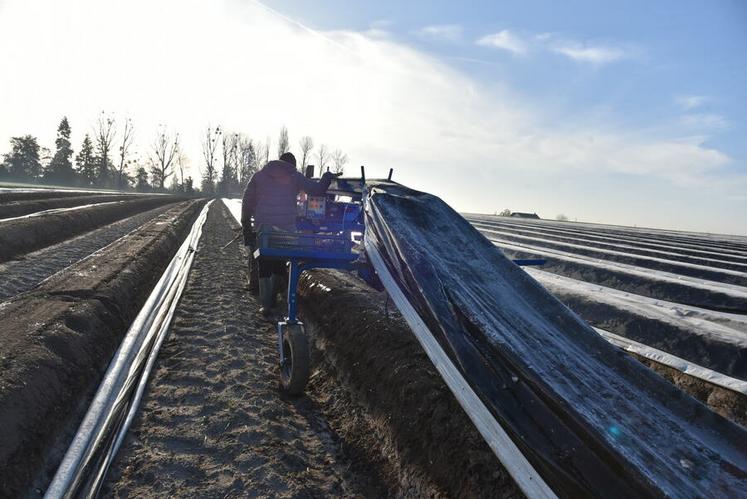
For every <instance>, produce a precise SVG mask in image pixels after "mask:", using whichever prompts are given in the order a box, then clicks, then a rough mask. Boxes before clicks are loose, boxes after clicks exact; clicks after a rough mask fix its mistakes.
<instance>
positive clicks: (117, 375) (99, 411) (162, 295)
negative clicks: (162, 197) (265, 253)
mask: <svg viewBox="0 0 747 499" xmlns="http://www.w3.org/2000/svg"><path fill="white" fill-rule="evenodd" d="M211 205H212V201H210V202H208V203H207V204H206V205H205V207H204V208H203V209H202V212H201V213H200V215H199V216H198V218H197V220H196V221H195V223H194V225H193V226H192V230H191V231H190V234H189V235H188V236H187V238H186V239H185V241H184V242H183V243H182V245H181V246H180V248H179V250H178V251H177V253H176V255H174V257H173V258H172V260H171V262H170V263H169V265H168V267H166V270H165V271H164V273H163V274H162V275H161V278H160V279H159V281H158V283H157V284H156V286H155V287H154V289H153V291H152V292H151V294H150V296H149V297H148V299H147V300H146V302H145V304H144V305H143V307H142V308H141V309H140V312H139V313H138V315H137V317H135V320H134V321H133V322H132V324H131V325H130V328H129V329H128V331H127V333H126V334H125V337H124V339H123V340H122V343H120V346H119V348H118V349H117V352H116V353H115V354H114V357H113V358H112V360H111V362H110V363H109V367H108V368H107V371H106V373H105V375H104V378H103V379H102V381H101V383H100V384H99V388H98V390H97V391H96V395H95V396H94V398H93V401H92V402H91V405H90V406H89V408H88V412H86V415H85V416H84V418H83V421H82V422H81V424H80V426H79V427H78V431H77V432H76V434H75V437H73V440H72V442H71V443H70V446H69V447H68V450H67V452H66V453H65V456H64V457H63V459H62V462H61V463H60V465H59V467H58V469H57V472H56V473H55V476H54V478H53V480H52V482H51V483H50V485H49V487H48V488H47V491H46V492H45V494H44V497H45V498H55V499H56V498H62V497H65V496H66V494H67V491H68V489H69V487H70V484H71V482H72V480H73V478H74V474H75V471H76V468H77V466H78V464H79V463H80V462H81V460H82V458H83V455H84V454H85V452H86V450H87V449H88V447H89V446H90V444H91V443H92V441H93V440H94V439H95V436H96V434H97V433H98V432H100V431H101V428H102V426H103V424H104V422H105V420H106V417H107V414H108V411H107V410H106V409H107V408H108V406H109V405H110V404H111V403H112V402H113V401H114V400H115V398H116V395H117V393H118V392H119V389H120V388H121V385H122V383H124V381H125V380H126V379H127V375H128V373H129V367H130V364H131V363H132V361H133V359H134V358H135V357H136V356H137V353H138V352H139V350H140V347H141V346H142V344H143V342H144V341H145V339H146V338H147V336H148V334H147V333H148V332H149V331H150V330H151V329H152V328H153V327H159V326H160V324H154V320H155V318H156V317H157V316H158V315H159V310H160V308H161V307H163V306H164V305H165V306H167V307H170V305H171V304H173V303H175V302H176V301H178V299H179V296H178V295H177V296H176V297H175V298H174V299H173V300H167V299H166V298H168V297H169V295H170V294H171V295H172V297H173V286H174V284H175V283H177V282H179V276H180V274H181V272H182V271H183V270H184V269H185V270H186V272H188V271H189V266H185V263H186V262H187V261H188V262H189V264H191V258H189V256H190V255H189V250H190V249H191V248H192V244H193V245H194V246H196V245H197V241H198V240H199V236H198V239H197V240H194V239H193V238H194V237H195V235H196V234H201V231H202V225H203V224H204V222H205V218H206V215H207V211H208V210H209V208H210V206H211ZM191 241H194V243H191ZM181 289H183V287H182V286H179V291H181ZM179 294H180V293H179ZM167 315H168V317H169V321H170V318H171V313H167ZM159 345H160V342H159ZM138 391H140V390H138ZM128 419H130V418H128ZM130 421H131V419H130ZM118 443H120V442H118Z"/></svg>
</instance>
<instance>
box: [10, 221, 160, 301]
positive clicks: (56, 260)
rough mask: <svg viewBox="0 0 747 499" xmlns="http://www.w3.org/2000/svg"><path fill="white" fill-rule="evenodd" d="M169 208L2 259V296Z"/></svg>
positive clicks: (25, 288)
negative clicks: (10, 258)
mask: <svg viewBox="0 0 747 499" xmlns="http://www.w3.org/2000/svg"><path fill="white" fill-rule="evenodd" d="M169 208H170V206H161V207H159V208H155V209H153V210H149V211H146V212H144V213H139V214H137V215H134V216H132V217H129V218H126V219H124V220H120V221H119V222H114V223H113V224H110V225H105V226H104V227H101V228H99V229H94V230H92V231H91V232H87V233H85V234H82V235H80V236H78V237H74V238H72V239H69V240H67V241H63V242H62V243H59V244H55V245H53V246H48V247H46V248H44V249H41V250H38V251H35V252H33V253H29V254H27V255H24V256H23V257H22V258H20V259H18V260H12V261H10V262H5V263H0V300H5V299H7V298H10V297H11V296H15V295H17V294H19V293H23V292H25V291H28V290H30V289H33V288H34V287H35V286H36V285H38V284H39V283H40V282H42V281H43V280H44V279H46V278H48V277H49V276H51V275H53V274H54V273H56V272H59V271H61V270H63V269H65V268H66V267H68V266H70V265H72V264H73V263H75V262H77V261H78V260H80V259H81V258H84V257H86V256H88V255H90V254H91V253H93V252H95V251H98V250H99V249H101V248H103V247H104V246H106V245H107V244H111V243H112V242H114V241H116V240H117V239H119V238H120V237H122V236H124V235H126V234H127V233H129V232H130V231H132V230H135V229H137V228H138V227H140V226H141V225H143V224H144V223H146V222H148V221H150V220H152V219H153V218H155V217H157V216H158V215H160V214H161V213H164V212H165V211H167V210H168V209H169Z"/></svg>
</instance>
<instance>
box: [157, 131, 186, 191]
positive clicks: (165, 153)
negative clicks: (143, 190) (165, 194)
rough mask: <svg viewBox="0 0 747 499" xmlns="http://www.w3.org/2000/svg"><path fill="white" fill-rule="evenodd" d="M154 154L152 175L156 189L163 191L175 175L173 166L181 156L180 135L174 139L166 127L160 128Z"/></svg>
mask: <svg viewBox="0 0 747 499" xmlns="http://www.w3.org/2000/svg"><path fill="white" fill-rule="evenodd" d="M153 154H154V155H155V157H152V158H151V160H150V162H151V169H150V174H151V176H152V177H153V185H154V187H156V186H157V187H158V190H160V191H163V187H164V185H165V184H166V179H167V178H169V177H170V176H171V174H172V173H173V171H172V166H173V164H174V161H175V160H176V159H177V158H178V156H179V134H178V133H177V134H176V135H174V137H173V138H172V137H171V135H170V134H169V132H168V130H167V129H166V126H165V125H161V126H159V127H158V131H157V132H156V139H155V141H154V142H153Z"/></svg>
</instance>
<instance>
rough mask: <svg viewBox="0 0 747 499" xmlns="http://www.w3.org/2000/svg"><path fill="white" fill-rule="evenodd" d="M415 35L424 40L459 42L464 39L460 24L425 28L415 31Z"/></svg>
mask: <svg viewBox="0 0 747 499" xmlns="http://www.w3.org/2000/svg"><path fill="white" fill-rule="evenodd" d="M415 35H417V36H418V37H420V38H422V39H424V40H435V41H444V42H458V41H459V40H461V39H462V27H461V26H460V25H458V24H437V25H433V26H424V27H422V28H420V29H419V30H417V31H415Z"/></svg>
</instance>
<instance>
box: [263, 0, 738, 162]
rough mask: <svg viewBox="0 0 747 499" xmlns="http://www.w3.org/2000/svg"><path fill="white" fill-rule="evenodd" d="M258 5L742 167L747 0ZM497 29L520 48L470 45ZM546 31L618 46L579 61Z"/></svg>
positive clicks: (387, 0) (329, 0)
mask: <svg viewBox="0 0 747 499" xmlns="http://www.w3.org/2000/svg"><path fill="white" fill-rule="evenodd" d="M265 3H266V4H267V5H269V6H271V7H273V8H274V9H276V10H278V11H280V12H283V13H284V14H286V15H289V16H291V17H293V18H295V19H298V20H300V21H302V22H304V23H305V24H307V25H309V26H311V27H314V28H318V29H322V30H336V29H354V30H358V31H365V30H366V29H371V28H373V29H377V28H379V29H382V30H386V31H387V32H389V33H390V34H391V36H394V37H396V38H397V39H400V40H402V41H403V42H404V43H408V44H411V45H413V46H415V47H417V48H419V49H420V50H423V51H425V52H428V53H430V54H433V55H434V56H435V57H438V58H440V59H442V60H444V61H446V62H448V63H449V64H452V65H453V66H455V67H457V68H459V69H460V70H462V71H464V72H466V73H468V74H470V75H473V76H475V77H476V78H479V79H480V80H481V81H483V82H485V83H486V84H490V83H491V82H500V83H506V82H507V83H508V84H510V85H511V86H513V87H514V88H516V89H518V90H519V91H520V92H521V93H522V94H523V95H524V97H525V98H527V99H528V100H531V101H532V102H533V103H534V104H535V105H536V106H538V107H542V108H544V109H546V110H548V111H549V112H550V116H549V117H551V118H554V119H557V120H559V121H562V120H564V119H570V120H592V121H594V120H597V119H598V117H599V116H600V115H603V116H604V118H605V119H608V120H611V121H612V123H614V124H617V125H619V126H624V127H638V128H645V129H651V130H652V132H654V133H655V132H657V131H658V132H659V133H667V132H672V131H680V130H681V131H683V132H684V133H693V134H706V135H707V136H708V139H707V141H706V142H705V143H706V144H709V145H712V146H713V147H716V148H718V149H719V150H722V151H725V152H727V153H729V155H731V156H733V157H734V158H735V159H738V161H737V163H738V164H735V165H733V166H734V168H735V169H740V167H741V170H742V171H745V169H747V163H746V162H745V159H747V140H746V139H745V137H746V136H747V133H746V132H747V130H746V129H745V125H747V123H745V120H744V117H745V116H747V2H740V1H736V0H735V1H711V2H704V1H691V0H682V1H680V0H669V1H655V2H652V1H619V2H609V1H605V2H600V1H578V0H576V1H565V2H556V1H553V0H528V1H515V2H505V1H504V2H498V1H494V0H493V1H491V0H467V1H463V2H455V1H449V0H434V1H424V0H416V1H412V0H411V1H408V2H401V1H396V0H395V1H391V0H384V1H377V2H367V1H347V0H317V1H315V2H313V3H312V2H299V1H294V0H268V1H267V2H265ZM428 27H435V28H443V29H441V30H440V31H439V30H438V29H433V30H430V33H429V30H428V29H427V28H428ZM423 28H426V29H425V30H423ZM502 31H508V32H509V33H510V34H512V35H514V36H515V37H516V38H517V39H519V40H522V41H524V44H525V46H526V51H527V53H524V54H517V53H515V52H511V51H510V50H505V49H496V48H490V47H489V46H484V45H483V46H481V45H479V44H478V43H476V42H477V41H478V40H479V39H480V38H482V37H484V36H485V35H490V34H494V33H499V32H502ZM543 34H547V35H551V36H552V37H555V38H557V39H558V40H568V41H574V42H576V43H578V44H580V45H584V46H588V47H594V46H599V47H605V48H609V49H611V50H620V51H621V52H622V54H621V55H620V56H619V58H617V59H613V60H612V61H611V62H608V63H607V62H605V63H586V64H585V63H584V62H579V61H577V60H574V59H572V58H570V57H568V56H563V55H562V54H559V53H558V52H554V51H553V50H552V49H551V48H549V47H547V46H543V44H542V43H539V42H537V41H536V40H533V38H536V37H537V36H541V35H543ZM683 116H690V118H683Z"/></svg>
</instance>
